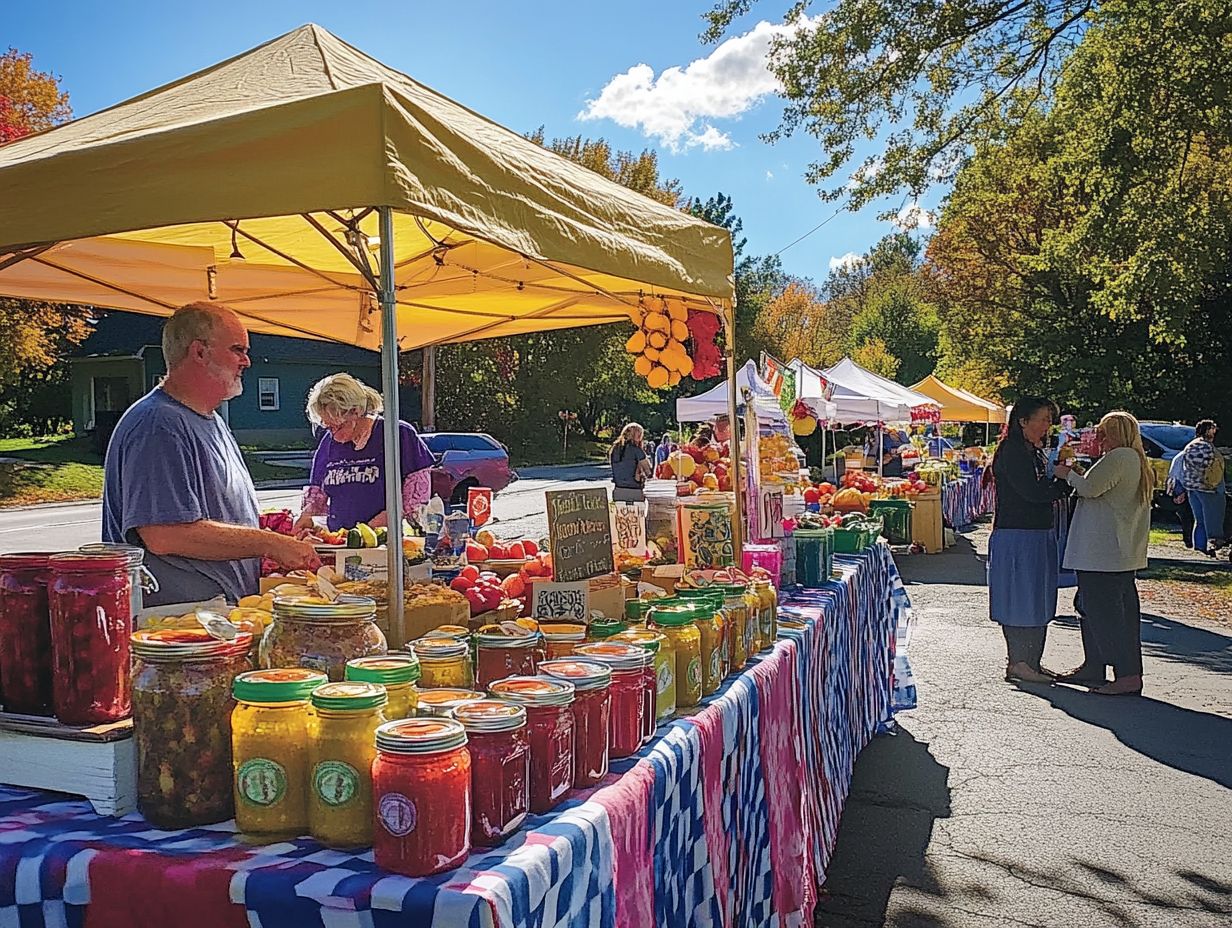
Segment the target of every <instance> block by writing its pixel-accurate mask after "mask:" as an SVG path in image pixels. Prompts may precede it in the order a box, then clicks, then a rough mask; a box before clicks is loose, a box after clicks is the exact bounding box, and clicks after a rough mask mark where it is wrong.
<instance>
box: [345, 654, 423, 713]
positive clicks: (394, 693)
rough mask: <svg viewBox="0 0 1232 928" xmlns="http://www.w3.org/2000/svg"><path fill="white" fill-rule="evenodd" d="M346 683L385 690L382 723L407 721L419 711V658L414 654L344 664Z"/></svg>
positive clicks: (357, 660)
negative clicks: (377, 685)
mask: <svg viewBox="0 0 1232 928" xmlns="http://www.w3.org/2000/svg"><path fill="white" fill-rule="evenodd" d="M346 679H348V680H356V681H359V682H362V683H379V684H381V685H382V686H383V687H385V696H386V698H387V699H388V702H386V703H385V710H384V715H385V718H386V720H388V721H393V720H394V719H409V718H412V717H414V715H415V714H416V710H417V709H418V708H419V688H418V687H417V686H416V684H417V683H418V682H419V658H417V657H416V656H415V655H414V654H378V655H376V656H375V657H357V658H355V659H354V660H351V661H347V665H346Z"/></svg>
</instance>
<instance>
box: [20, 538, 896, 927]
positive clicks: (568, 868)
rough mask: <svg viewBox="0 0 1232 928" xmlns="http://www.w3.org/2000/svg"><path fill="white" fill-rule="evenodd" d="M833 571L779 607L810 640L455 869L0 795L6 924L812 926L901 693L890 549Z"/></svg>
mask: <svg viewBox="0 0 1232 928" xmlns="http://www.w3.org/2000/svg"><path fill="white" fill-rule="evenodd" d="M836 561H837V566H838V567H839V569H840V570H841V571H842V574H843V579H842V581H841V582H834V583H831V584H829V585H828V587H827V588H826V589H824V590H816V591H807V592H801V593H798V594H796V595H794V596H785V598H784V603H783V606H782V612H783V615H784V616H785V617H789V618H794V619H796V620H797V621H800V622H803V623H804V626H803V628H801V629H799V630H791V631H786V632H784V634H783V635H782V636H781V637H780V640H779V641H778V642H777V643H776V644H775V646H774V648H773V649H770V650H767V651H765V652H763V653H762V654H761V655H760V656H759V657H758V658H757V659H756V660H754V661H752V662H751V663H750V664H749V665H748V666H747V667H746V668H745V670H744V672H743V673H741V674H739V675H736V676H733V677H731V678H729V680H728V681H727V683H726V684H725V685H724V687H723V689H722V690H720V692H719V693H717V694H715V695H714V696H713V697H711V698H709V699H708V700H707V701H706V703H705V704H704V705H703V706H702V707H700V708H699V709H698V710H697V711H696V712H694V713H693V714H692V715H690V716H689V717H687V718H681V719H677V720H674V721H673V722H671V723H669V724H667V725H665V726H662V727H661V728H660V729H659V733H658V737H657V738H656V739H655V741H654V742H653V743H652V744H651V745H649V746H648V747H647V748H645V749H644V750H643V751H642V752H641V753H640V754H639V755H638V756H637V757H634V758H629V759H626V760H624V761H621V762H618V763H616V764H615V765H614V766H615V768H616V769H614V771H613V773H612V775H611V776H610V777H609V778H608V779H607V780H606V781H605V782H604V783H603V784H602V785H601V786H600V787H599V788H597V789H594V790H591V791H588V792H584V793H575V794H574V795H573V796H571V797H570V799H569V801H567V802H565V803H564V804H562V805H561V806H560V807H558V809H557V810H556V811H554V812H553V813H551V814H549V815H544V816H537V817H534V818H532V819H531V820H530V821H529V822H528V824H527V827H526V828H524V829H523V830H522V831H521V832H520V833H519V834H518V835H517V836H515V837H514V838H513V839H511V840H510V841H509V842H508V843H507V844H506V845H504V846H503V847H501V848H499V849H497V850H495V851H490V852H486V853H481V854H480V853H477V854H475V855H473V856H472V857H471V858H470V859H469V860H468V861H467V863H466V865H465V866H464V867H462V868H461V869H459V870H456V871H454V872H452V873H448V874H443V875H441V876H438V877H434V878H428V879H409V878H406V877H400V876H394V875H391V874H388V873H385V872H383V871H381V870H379V869H377V868H376V867H375V865H374V864H373V862H372V854H371V852H370V851H369V852H365V853H348V852H341V851H331V850H327V849H324V848H322V847H321V846H320V845H318V844H317V843H316V842H315V841H312V840H311V839H308V838H301V839H296V840H293V841H286V842H282V843H278V844H272V845H265V846H252V845H250V844H246V843H244V842H243V841H242V839H240V838H239V837H238V836H237V835H236V834H235V833H234V827H233V825H232V824H231V823H226V824H223V825H217V826H211V827H207V828H198V829H192V830H188V831H179V832H168V831H159V830H156V829H152V828H151V827H150V826H149V825H148V824H146V822H145V821H144V820H143V819H142V818H141V817H140V816H138V815H130V816H127V817H125V818H121V819H109V818H104V817H100V816H98V815H95V814H94V813H93V811H92V810H91V808H90V806H89V804H88V803H85V802H82V801H79V800H75V799H72V798H70V797H64V796H59V795H56V794H51V793H45V792H34V791H29V790H23V789H15V788H9V787H0V928H32V926H37V925H48V926H71V928H79V926H81V928H130V926H141V925H150V926H160V928H161V926H165V925H175V926H176V928H228V926H234V928H245V926H250V928H310V926H321V928H382V926H393V925H403V926H429V925H431V926H434V928H441V926H460V928H486V926H493V928H495V926H502V928H503V926H516V928H523V926H526V928H529V926H535V928H539V926H545V928H552V926H571V928H572V926H576V928H582V926H621V928H625V926H627V928H642V926H648V925H654V924H658V925H702V926H737V925H739V926H743V925H766V924H776V925H784V926H790V928H794V926H807V925H810V924H811V922H812V912H813V907H814V904H815V887H816V886H817V885H819V884H820V882H821V881H822V880H823V879H824V874H825V869H826V866H827V864H828V862H829V857H830V853H831V850H832V849H833V846H834V841H835V836H836V834H837V828H838V821H839V816H840V814H841V812H842V808H843V801H844V799H845V797H846V795H847V790H848V786H849V783H850V780H851V772H852V766H853V764H854V762H855V757H856V755H857V754H858V753H859V751H860V749H861V748H862V747H863V746H864V745H865V744H866V743H867V742H868V740H869V739H870V738H871V737H872V735H873V734H874V732H875V731H876V730H877V728H878V726H880V725H884V724H887V723H888V722H889V719H890V716H891V711H892V708H891V707H892V702H894V703H895V704H896V705H897V706H899V707H901V706H902V705H904V703H903V700H902V696H903V693H904V692H905V690H906V687H905V686H904V682H903V681H901V680H899V681H897V685H896V682H895V681H894V680H893V679H892V667H894V666H895V663H896V661H895V657H896V655H895V647H896V635H895V632H896V626H899V625H902V624H903V623H904V619H905V616H906V614H907V613H906V606H907V603H906V597H905V593H904V592H903V590H902V585H901V583H900V582H898V572H897V570H896V569H895V567H894V562H893V559H892V558H891V556H890V554H889V551H888V549H887V548H886V547H885V546H884V545H877V546H875V547H873V548H872V549H871V550H870V551H869V552H867V553H866V554H864V555H861V556H855V557H844V556H840V557H838V558H837V559H836ZM898 640H899V642H900V643H901V642H902V641H903V640H905V639H904V638H903V636H902V635H901V634H900V635H899V636H898ZM899 657H900V658H901V657H902V655H899ZM898 665H899V666H900V668H901V666H902V661H901V660H900V661H898ZM912 698H913V696H912Z"/></svg>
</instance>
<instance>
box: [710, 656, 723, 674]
mask: <svg viewBox="0 0 1232 928" xmlns="http://www.w3.org/2000/svg"><path fill="white" fill-rule="evenodd" d="M722 658H723V655H722V654H720V653H719V649H718V648H712V649H711V651H710V679H711V680H712V681H713V680H718V679H720V677H719V672H720V671H721V670H722V669H723V660H722Z"/></svg>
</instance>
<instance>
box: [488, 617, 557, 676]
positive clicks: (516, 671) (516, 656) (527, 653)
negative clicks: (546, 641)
mask: <svg viewBox="0 0 1232 928" xmlns="http://www.w3.org/2000/svg"><path fill="white" fill-rule="evenodd" d="M541 647H542V640H541V639H540V636H539V633H538V632H537V631H532V630H530V629H527V628H523V627H522V626H520V625H517V624H515V623H513V622H506V623H502V624H500V625H485V626H483V628H481V629H479V631H477V632H476V633H475V686H476V688H478V689H481V690H483V689H487V688H488V687H489V686H491V685H492V684H493V683H495V682H496V681H497V680H504V679H505V678H506V677H531V676H534V675H535V666H536V665H537V664H538V659H539V653H538V652H539V649H540V648H541Z"/></svg>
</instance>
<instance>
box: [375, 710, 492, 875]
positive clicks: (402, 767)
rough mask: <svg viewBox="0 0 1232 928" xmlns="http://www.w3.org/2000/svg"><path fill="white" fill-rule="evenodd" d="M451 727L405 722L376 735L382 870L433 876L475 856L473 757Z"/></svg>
mask: <svg viewBox="0 0 1232 928" xmlns="http://www.w3.org/2000/svg"><path fill="white" fill-rule="evenodd" d="M466 741H467V738H466V730H465V729H464V728H463V727H462V726H461V725H460V724H458V723H457V722H455V721H453V720H451V719H400V720H398V721H396V722H386V723H385V724H384V725H382V726H381V727H380V728H378V729H377V730H376V750H377V756H376V760H375V761H373V763H372V795H373V803H374V806H375V821H374V827H373V842H372V855H373V859H374V860H375V862H376V865H377V866H378V867H380V868H382V869H383V870H389V871H391V872H393V873H400V874H402V875H403V876H430V875H431V874H433V873H442V872H443V871H445V870H452V869H454V868H455V867H457V866H459V865H460V864H461V863H462V862H463V861H465V860H466V857H467V855H468V854H469V853H470V850H471V840H470V838H471V755H470V752H469V751H468V750H467V747H466Z"/></svg>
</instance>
